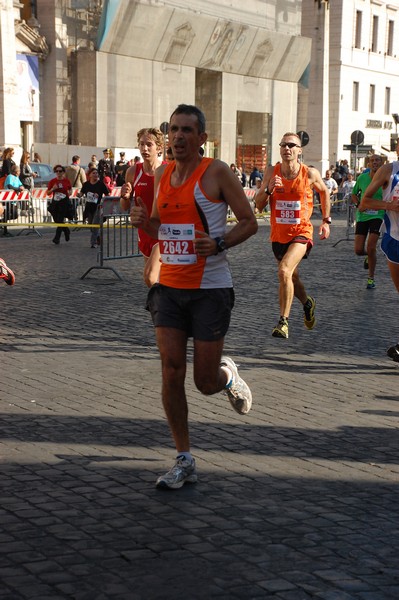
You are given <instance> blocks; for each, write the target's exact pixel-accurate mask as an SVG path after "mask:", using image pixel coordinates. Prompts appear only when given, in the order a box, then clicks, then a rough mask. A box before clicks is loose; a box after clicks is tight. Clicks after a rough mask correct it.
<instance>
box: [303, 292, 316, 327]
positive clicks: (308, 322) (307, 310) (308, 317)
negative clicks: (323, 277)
mask: <svg viewBox="0 0 399 600" xmlns="http://www.w3.org/2000/svg"><path fill="white" fill-rule="evenodd" d="M315 309H316V300H315V299H314V298H312V297H311V296H308V299H307V301H306V304H304V305H303V311H304V315H303V322H304V323H305V327H306V329H313V327H314V326H315V325H316V317H315V314H314V311H315Z"/></svg>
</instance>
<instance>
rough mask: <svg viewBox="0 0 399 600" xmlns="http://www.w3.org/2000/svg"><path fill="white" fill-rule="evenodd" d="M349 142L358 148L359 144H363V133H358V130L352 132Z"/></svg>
mask: <svg viewBox="0 0 399 600" xmlns="http://www.w3.org/2000/svg"><path fill="white" fill-rule="evenodd" d="M351 142H352V144H355V146H360V144H363V142H364V133H363V131H360V129H356V130H355V131H352V134H351Z"/></svg>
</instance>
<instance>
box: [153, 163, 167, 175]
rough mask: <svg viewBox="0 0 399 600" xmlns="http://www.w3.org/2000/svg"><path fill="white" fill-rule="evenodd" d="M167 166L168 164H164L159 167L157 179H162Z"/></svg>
mask: <svg viewBox="0 0 399 600" xmlns="http://www.w3.org/2000/svg"><path fill="white" fill-rule="evenodd" d="M167 166H168V165H167V164H166V163H163V164H162V165H159V167H157V168H156V169H155V175H156V176H157V177H161V175H162V174H163V172H164V171H165V169H166V167H167Z"/></svg>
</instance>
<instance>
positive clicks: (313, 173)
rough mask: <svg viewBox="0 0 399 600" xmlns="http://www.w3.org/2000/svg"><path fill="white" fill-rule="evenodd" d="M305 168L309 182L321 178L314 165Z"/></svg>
mask: <svg viewBox="0 0 399 600" xmlns="http://www.w3.org/2000/svg"><path fill="white" fill-rule="evenodd" d="M307 169H308V179H309V181H310V182H313V181H319V180H320V179H321V175H320V172H319V171H318V170H317V169H316V168H315V167H307Z"/></svg>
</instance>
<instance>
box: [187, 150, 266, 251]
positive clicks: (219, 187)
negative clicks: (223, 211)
mask: <svg viewBox="0 0 399 600" xmlns="http://www.w3.org/2000/svg"><path fill="white" fill-rule="evenodd" d="M202 183H203V186H204V190H205V192H206V193H208V194H209V196H210V197H211V198H212V197H214V198H223V199H224V201H225V202H226V203H227V204H228V205H229V207H230V208H231V210H232V211H233V213H234V216H235V217H236V219H237V223H236V224H235V225H234V226H233V227H231V228H229V229H228V231H227V233H226V234H225V235H224V241H225V244H226V249H227V248H231V247H232V246H236V245H238V244H241V243H242V242H244V241H245V240H246V239H248V238H249V237H250V236H251V235H254V234H255V233H256V231H257V229H258V223H257V221H256V217H255V215H254V213H253V211H252V207H251V205H250V203H249V202H248V199H247V197H246V195H245V193H244V190H243V188H242V185H241V183H240V181H239V179H238V177H237V176H236V175H235V174H234V173H233V171H232V170H231V169H230V168H229V167H228V165H227V164H226V163H224V162H223V161H220V160H214V161H213V162H212V164H211V166H210V167H209V168H208V170H207V171H206V174H205V175H204V177H203V179H202ZM197 245H198V247H200V248H201V253H202V254H204V255H205V256H211V255H212V254H216V252H217V242H216V240H215V239H213V238H211V237H210V236H208V235H206V234H201V235H200V239H197V238H196V248H197Z"/></svg>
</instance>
